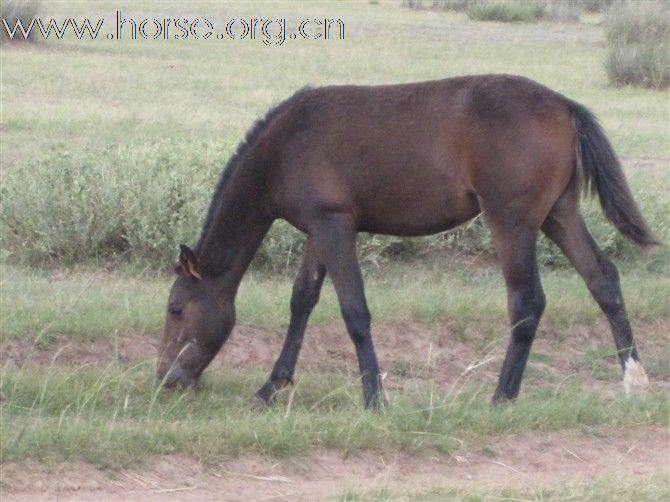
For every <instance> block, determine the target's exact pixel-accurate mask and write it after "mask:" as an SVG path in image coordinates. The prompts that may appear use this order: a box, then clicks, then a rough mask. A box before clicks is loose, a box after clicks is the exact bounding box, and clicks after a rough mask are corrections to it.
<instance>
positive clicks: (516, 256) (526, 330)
mask: <svg viewBox="0 0 670 502" xmlns="http://www.w3.org/2000/svg"><path fill="white" fill-rule="evenodd" d="M487 209H490V208H487V207H485V205H484V218H485V219H486V222H487V224H488V226H489V228H490V229H491V233H492V235H493V239H494V242H495V246H496V251H497V252H498V257H499V260H500V264H501V266H502V270H503V275H504V277H505V285H506V287H507V310H508V313H509V318H510V324H511V338H510V342H509V345H508V347H507V353H506V355H505V360H504V362H503V366H502V370H501V372H500V377H499V380H498V387H497V388H496V391H495V394H494V396H493V402H494V403H497V402H504V401H509V400H512V399H514V398H516V396H517V395H518V394H519V389H520V387H521V379H522V377H523V372H524V369H525V367H526V363H527V361H528V355H529V354H530V349H531V345H532V343H533V340H534V338H535V333H536V331H537V326H538V324H539V322H540V318H541V317H542V313H543V312H544V306H545V297H544V292H543V291H542V285H541V283H540V274H539V271H538V267H537V261H536V257H535V243H536V240H537V232H538V230H537V229H534V228H531V227H528V226H526V225H524V224H523V223H522V222H518V221H514V219H506V218H503V217H501V216H496V215H500V214H501V213H500V212H498V211H494V210H489V211H487Z"/></svg>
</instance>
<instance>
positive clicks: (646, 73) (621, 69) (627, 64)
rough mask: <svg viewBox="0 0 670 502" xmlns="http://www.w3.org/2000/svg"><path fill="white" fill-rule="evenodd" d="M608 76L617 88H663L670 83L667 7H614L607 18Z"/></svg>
mask: <svg viewBox="0 0 670 502" xmlns="http://www.w3.org/2000/svg"><path fill="white" fill-rule="evenodd" d="M606 33H607V44H608V47H609V52H608V55H607V59H606V61H605V69H606V71H607V76H608V77H609V79H610V82H612V83H613V84H615V85H629V84H632V85H640V86H644V87H652V88H661V87H667V86H668V85H669V84H670V15H668V10H667V4H664V3H661V2H639V3H631V4H626V5H621V6H617V7H615V8H612V9H611V10H610V12H609V14H608V16H607V19H606Z"/></svg>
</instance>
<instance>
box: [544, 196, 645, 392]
mask: <svg viewBox="0 0 670 502" xmlns="http://www.w3.org/2000/svg"><path fill="white" fill-rule="evenodd" d="M542 231H543V232H544V233H545V234H546V235H547V236H548V237H549V238H550V239H551V240H553V241H554V242H555V243H556V244H557V245H558V247H559V248H560V249H561V250H562V251H563V253H564V254H565V255H566V256H567V258H568V259H569V260H570V262H571V263H572V265H573V266H574V267H575V269H576V270H577V272H579V274H580V275H581V277H582V278H583V279H584V282H586V285H587V287H588V289H589V291H590V292H591V295H592V296H593V298H594V299H595V300H596V302H597V303H598V305H599V306H600V309H601V310H602V311H603V312H604V314H605V315H606V316H607V320H608V321H609V324H610V327H611V330H612V335H613V336H614V342H615V344H616V349H617V354H618V357H619V362H620V363H621V367H622V370H623V373H624V377H623V385H624V389H625V390H626V394H628V395H630V394H633V393H638V392H643V391H644V390H646V388H647V387H648V386H649V380H648V378H647V375H646V373H645V371H644V368H643V367H642V365H641V364H640V357H639V355H638V352H637V348H636V346H635V339H634V337H633V333H632V330H631V327H630V322H629V320H628V315H627V313H626V307H625V304H624V300H623V295H622V293H621V285H620V283H619V273H618V271H617V268H616V266H615V265H614V264H613V263H612V262H611V261H610V260H609V259H608V258H607V257H606V256H605V254H604V253H603V252H602V250H601V249H600V248H599V247H598V245H597V244H596V243H595V241H594V240H593V237H591V234H590V233H589V231H588V229H587V228H586V224H585V222H584V219H583V217H582V215H581V213H580V211H579V193H578V191H577V190H576V189H575V190H570V189H569V190H568V191H567V192H566V193H565V194H563V196H561V198H560V199H559V200H558V201H557V202H556V204H555V206H554V207H553V209H552V210H551V212H550V213H549V216H548V217H547V219H546V220H545V222H544V224H543V226H542Z"/></svg>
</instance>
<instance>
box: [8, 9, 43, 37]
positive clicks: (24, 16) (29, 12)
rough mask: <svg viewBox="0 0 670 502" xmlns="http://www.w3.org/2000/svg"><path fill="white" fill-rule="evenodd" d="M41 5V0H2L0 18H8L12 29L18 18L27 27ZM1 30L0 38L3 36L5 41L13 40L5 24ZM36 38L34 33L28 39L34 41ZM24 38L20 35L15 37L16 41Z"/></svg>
mask: <svg viewBox="0 0 670 502" xmlns="http://www.w3.org/2000/svg"><path fill="white" fill-rule="evenodd" d="M39 7H40V1H39V0H2V3H0V19H6V20H7V24H8V26H9V27H10V29H12V28H14V23H15V22H16V20H17V19H20V20H21V23H22V24H23V27H24V28H27V27H28V25H29V24H30V22H31V21H32V20H33V19H34V18H35V17H36V16H37V12H38V10H39ZM0 31H1V32H2V36H1V37H0V38H2V41H3V42H8V41H10V40H11V39H10V38H9V35H8V34H7V30H6V29H5V26H4V24H3V25H2V26H0ZM19 31H20V28H19ZM35 39H36V37H35V35H34V34H31V35H30V36H29V37H28V41H34V40H35ZM23 40H24V38H23V37H22V36H20V35H19V36H15V37H14V39H13V41H14V42H18V41H23Z"/></svg>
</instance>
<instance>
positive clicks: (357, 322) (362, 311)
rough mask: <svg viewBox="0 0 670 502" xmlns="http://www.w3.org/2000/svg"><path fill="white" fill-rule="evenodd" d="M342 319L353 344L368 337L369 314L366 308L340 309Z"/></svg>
mask: <svg viewBox="0 0 670 502" xmlns="http://www.w3.org/2000/svg"><path fill="white" fill-rule="evenodd" d="M342 317H343V318H344V323H345V324H346V325H347V331H348V332H349V336H351V339H352V340H353V342H354V343H355V344H357V345H358V344H360V343H362V342H364V341H365V340H366V339H367V338H369V337H370V322H371V319H370V312H369V311H368V309H367V307H347V308H343V309H342Z"/></svg>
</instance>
